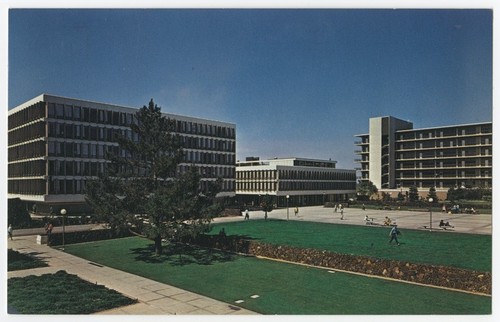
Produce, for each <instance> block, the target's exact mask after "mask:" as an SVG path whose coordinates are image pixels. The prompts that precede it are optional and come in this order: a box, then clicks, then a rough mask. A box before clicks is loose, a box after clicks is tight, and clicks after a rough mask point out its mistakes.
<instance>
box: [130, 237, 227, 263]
mask: <svg viewBox="0 0 500 322" xmlns="http://www.w3.org/2000/svg"><path fill="white" fill-rule="evenodd" d="M131 251H132V253H133V254H134V255H135V260H136V261H142V262H145V263H152V264H168V265H172V266H183V265H190V264H195V265H212V264H214V263H221V262H228V261H233V260H235V259H236V257H237V256H236V255H234V254H231V253H228V252H225V251H221V250H216V249H211V248H201V247H197V246H193V245H188V244H180V243H175V244H174V243H173V244H169V245H166V246H163V254H162V255H156V254H155V251H154V244H150V245H148V246H146V247H141V248H133V249H131Z"/></svg>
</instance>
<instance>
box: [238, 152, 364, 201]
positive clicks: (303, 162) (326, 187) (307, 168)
mask: <svg viewBox="0 0 500 322" xmlns="http://www.w3.org/2000/svg"><path fill="white" fill-rule="evenodd" d="M335 166H336V161H331V160H315V159H302V158H276V159H271V160H260V159H259V158H256V157H250V158H247V159H246V161H244V162H239V161H238V162H236V195H237V197H238V199H239V200H240V202H243V203H246V204H255V205H258V204H260V199H261V198H262V196H264V195H270V196H274V197H275V198H276V199H275V200H276V204H277V205H278V206H285V205H286V204H287V203H288V204H289V205H293V206H299V205H300V206H302V205H319V204H323V203H325V202H328V201H332V202H333V201H346V200H347V199H348V197H349V194H354V193H355V192H356V171H355V170H346V169H336V168H335Z"/></svg>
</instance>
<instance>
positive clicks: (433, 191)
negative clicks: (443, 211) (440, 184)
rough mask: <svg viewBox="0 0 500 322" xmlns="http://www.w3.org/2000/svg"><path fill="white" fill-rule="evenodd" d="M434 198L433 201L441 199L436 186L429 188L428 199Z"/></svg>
mask: <svg viewBox="0 0 500 322" xmlns="http://www.w3.org/2000/svg"><path fill="white" fill-rule="evenodd" d="M430 198H432V200H433V203H437V202H438V201H439V198H438V196H437V194H436V188H435V187H430V188H429V193H428V194H427V200H430Z"/></svg>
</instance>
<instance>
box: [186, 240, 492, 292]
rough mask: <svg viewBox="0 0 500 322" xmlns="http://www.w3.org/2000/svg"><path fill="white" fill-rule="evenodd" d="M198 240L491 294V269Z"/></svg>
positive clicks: (245, 242)
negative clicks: (485, 270) (480, 270)
mask: <svg viewBox="0 0 500 322" xmlns="http://www.w3.org/2000/svg"><path fill="white" fill-rule="evenodd" d="M195 243H197V244H199V245H201V246H204V247H211V248H218V249H222V250H226V251H231V252H237V253H243V254H248V255H253V256H263V257H269V258H274V259H279V260H285V261H289V262H295V263H300V264H307V265H313V266H320V267H325V268H331V269H339V270H345V271H350V272H356V273H363V274H368V275H375V276H383V277H388V278H394V279H399V280H405V281H410V282H416V283H421V284H428V285H434V286H440V287H447V288H452V289H458V290H463V291H469V292H474V293H482V294H491V287H492V276H491V273H490V272H478V271H473V270H467V269H462V268H456V267H445V266H438V265H429V264H415V263H409V262H405V261H398V260H388V259H380V258H372V257H369V256H359V255H350V254H339V253H334V252H329V251H325V250H317V249H309V248H296V247H290V246H278V245H271V244H265V243H261V242H257V241H254V240H247V239H244V238H239V237H237V236H228V237H220V236H206V235H204V236H200V237H199V238H197V240H196V241H195Z"/></svg>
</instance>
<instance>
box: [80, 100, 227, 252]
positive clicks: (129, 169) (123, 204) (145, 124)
mask: <svg viewBox="0 0 500 322" xmlns="http://www.w3.org/2000/svg"><path fill="white" fill-rule="evenodd" d="M130 128H131V131H132V133H133V135H132V137H119V138H117V141H118V143H119V146H120V149H119V150H118V153H110V154H109V155H108V159H109V163H108V166H107V171H106V173H104V174H102V175H100V176H99V178H97V179H95V180H92V181H90V182H88V184H87V187H86V199H87V201H88V202H89V203H90V204H91V206H92V207H93V209H94V211H95V212H96V215H98V218H100V219H101V220H103V221H105V222H106V223H108V225H109V226H110V228H111V229H113V230H115V231H123V230H129V231H131V232H133V233H134V234H137V235H140V236H143V237H146V238H149V239H151V240H153V241H154V243H155V252H156V254H161V253H162V240H163V239H167V240H170V241H177V240H179V239H180V238H182V237H184V236H186V235H196V234H198V233H200V232H203V231H205V230H206V229H207V227H208V225H209V223H210V221H211V219H212V217H213V215H215V214H217V213H218V212H219V211H220V209H219V207H218V204H217V203H215V196H216V194H217V193H218V192H219V191H220V187H221V183H222V179H220V178H219V179H217V180H216V181H215V182H212V183H211V184H209V189H208V191H203V192H202V191H201V190H200V179H201V175H200V173H199V169H198V168H197V167H195V166H191V167H190V168H189V170H188V171H186V172H185V173H181V172H179V171H178V165H179V163H181V162H182V160H183V150H182V146H181V143H180V137H179V136H178V135H176V134H174V129H175V123H174V121H172V120H170V119H167V118H166V117H164V116H163V115H162V114H161V109H160V108H159V107H158V106H157V105H155V104H154V102H153V100H152V99H151V101H150V102H149V105H148V106H144V107H143V108H141V109H140V110H139V111H138V112H137V113H136V115H135V118H134V122H133V123H132V124H131V125H130Z"/></svg>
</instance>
